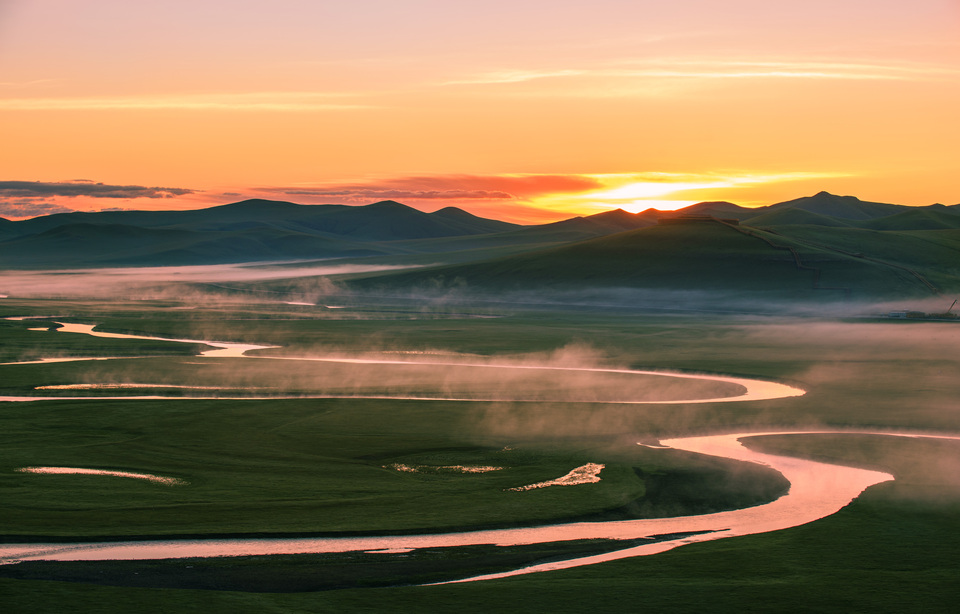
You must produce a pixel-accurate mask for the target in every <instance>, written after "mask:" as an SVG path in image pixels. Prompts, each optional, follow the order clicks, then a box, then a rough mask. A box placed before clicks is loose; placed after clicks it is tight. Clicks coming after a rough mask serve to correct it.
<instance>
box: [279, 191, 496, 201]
mask: <svg viewBox="0 0 960 614" xmlns="http://www.w3.org/2000/svg"><path fill="white" fill-rule="evenodd" d="M284 194H291V195H305V196H348V197H351V198H356V199H363V200H371V199H416V200H443V199H450V200H460V199H474V198H482V199H511V198H515V196H514V195H513V194H508V193H507V192H498V191H491V190H375V189H355V190H286V191H284Z"/></svg>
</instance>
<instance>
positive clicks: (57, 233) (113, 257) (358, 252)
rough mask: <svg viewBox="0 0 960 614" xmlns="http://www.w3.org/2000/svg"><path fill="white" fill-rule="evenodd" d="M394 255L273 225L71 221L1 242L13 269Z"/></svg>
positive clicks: (1, 255) (0, 252)
mask: <svg viewBox="0 0 960 614" xmlns="http://www.w3.org/2000/svg"><path fill="white" fill-rule="evenodd" d="M384 253H391V252H390V251H388V250H386V249H382V248H381V249H378V248H377V247H376V245H375V244H367V243H355V242H350V241H345V240H340V239H331V238H327V237H319V236H312V235H307V234H303V233H295V232H290V231H281V230H278V229H276V228H271V227H269V226H260V227H251V228H247V229H246V230H235V231H194V230H182V229H172V228H142V227H137V226H124V225H120V224H67V225H64V226H59V227H56V228H52V229H50V230H47V231H44V232H41V233H39V234H35V235H28V236H24V237H18V238H15V239H12V240H8V241H2V242H0V262H2V263H3V265H4V266H5V267H8V268H34V267H39V268H43V267H59V268H64V267H71V266H72V267H78V266H81V267H82V266H87V267H90V266H169V265H186V264H198V263H204V264H221V263H229V262H244V261H267V260H294V259H304V258H330V257H343V256H372V255H382V254H384Z"/></svg>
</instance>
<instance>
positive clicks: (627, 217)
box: [0, 192, 960, 296]
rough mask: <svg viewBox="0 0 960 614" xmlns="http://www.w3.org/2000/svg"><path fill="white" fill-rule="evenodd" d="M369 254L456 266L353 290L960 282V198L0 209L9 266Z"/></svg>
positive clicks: (899, 288) (824, 196) (883, 287)
mask: <svg viewBox="0 0 960 614" xmlns="http://www.w3.org/2000/svg"><path fill="white" fill-rule="evenodd" d="M712 218H719V219H720V220H726V222H723V221H713V220H712ZM664 220H666V221H669V220H674V222H673V223H670V224H667V223H666V222H665V221H664ZM371 256H375V257H377V258H378V261H384V259H387V260H390V261H393V262H400V263H421V264H424V263H430V264H435V263H437V262H445V263H447V264H445V265H437V266H432V267H429V268H426V269H422V270H417V271H413V272H401V273H393V274H390V275H386V274H383V275H379V276H377V275H370V276H367V278H366V279H361V280H358V281H356V282H355V283H356V285H357V286H358V287H360V286H362V287H369V286H371V285H378V284H379V285H388V286H395V285H396V284H417V283H423V282H425V281H428V280H429V281H430V283H432V284H434V285H435V284H436V281H437V280H444V279H446V280H453V279H456V280H458V283H466V284H468V285H472V286H476V287H485V288H520V287H532V286H550V287H558V288H559V287H564V288H576V287H585V286H605V287H610V286H617V287H643V288H671V289H683V288H700V289H708V288H712V289H725V290H732V291H750V292H773V293H779V294H781V295H788V294H789V295H794V294H803V293H804V292H807V293H809V292H814V293H815V294H817V295H821V296H824V295H827V294H831V293H832V294H833V295H836V296H849V295H851V293H852V294H853V295H863V296H875V295H876V296H879V295H896V296H900V295H903V296H908V295H913V294H918V295H922V294H924V293H926V294H931V293H933V294H935V293H938V292H951V291H960V205H953V206H944V205H931V206H927V207H907V206H902V205H894V204H888V203H875V202H867V201H861V200H859V199H857V198H855V197H853V196H836V195H833V194H829V193H827V192H820V193H819V194H815V195H813V196H809V197H804V198H798V199H795V200H790V201H787V202H782V203H777V204H774V205H770V206H767V207H758V208H745V207H740V206H738V205H735V204H733V203H729V202H704V203H698V204H696V205H692V206H690V207H687V208H685V209H681V210H679V211H675V212H674V211H657V210H655V209H648V210H647V211H643V212H641V213H628V212H626V211H622V210H619V209H618V210H615V211H607V212H604V213H600V214H596V215H591V216H585V217H575V218H571V219H567V220H563V221H560V222H554V223H551V224H542V225H533V226H521V225H517V224H511V223H508V222H502V221H498V220H492V219H486V218H481V217H477V216H475V215H472V214H470V213H468V212H466V211H463V210H462V209H457V208H455V207H448V208H446V209H441V210H439V211H436V212H434V213H424V212H422V211H419V210H416V209H413V208H411V207H408V206H406V205H403V204H400V203H397V202H394V201H383V202H378V203H374V204H371V205H366V206H357V207H353V206H346V205H298V204H295V203H290V202H283V201H269V200H246V201H242V202H238V203H233V204H229V205H222V206H218V207H211V208H207V209H197V210H190V211H107V212H98V213H79V212H77V213H60V214H54V215H48V216H44V217H38V218H33V219H29V220H23V221H11V220H5V219H2V218H0V269H29V268H35V269H44V268H89V267H103V266H162V265H191V264H220V263H236V262H263V261H281V260H311V259H325V258H364V257H371Z"/></svg>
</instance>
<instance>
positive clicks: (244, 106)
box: [0, 92, 371, 111]
mask: <svg viewBox="0 0 960 614" xmlns="http://www.w3.org/2000/svg"><path fill="white" fill-rule="evenodd" d="M348 95H349V94H343V93H336V92H321V93H316V92H245V93H239V94H184V95H179V96H116V97H109V98H54V97H50V98H6V99H0V109H3V110H7V111H156V110H163V111H168V110H169V111H343V110H354V109H369V108H371V107H370V106H369V105H361V104H352V103H341V102H331V99H342V98H343V97H345V96H348Z"/></svg>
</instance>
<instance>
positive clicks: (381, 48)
mask: <svg viewBox="0 0 960 614" xmlns="http://www.w3.org/2000/svg"><path fill="white" fill-rule="evenodd" d="M958 109H960V0H911V1H910V2H904V1H903V0H803V1H795V0H782V1H781V0H778V1H776V2H770V1H769V0H725V1H724V2H716V1H713V0H671V1H650V0H631V1H626V0H592V1H591V2H584V1H577V2H573V1H567V0H550V1H541V0H510V1H509V2H507V1H501V0H482V1H475V0H458V1H457V2H450V1H448V0H351V1H350V2H333V1H306V0H302V1H301V0H269V1H257V0H204V1H203V2H196V0H162V1H154V0H138V1H137V2H130V1H129V0H84V1H83V2H77V1H76V0H0V134H3V137H4V138H3V146H2V147H0V216H2V217H6V218H8V219H19V218H24V217H29V216H36V215H44V214H49V213H55V212H60V211H68V210H83V211H97V210H111V209H193V208H199V207H207V206H212V205H217V204H225V203H230V202H236V201H239V200H243V199H246V198H268V199H274V200H287V201H292V202H297V203H303V204H322V203H324V204H325V203H342V204H351V205H363V204H368V203H371V202H376V201H380V200H386V199H392V200H396V201H399V202H402V203H405V204H408V205H410V206H413V207H416V208H418V209H422V210H424V211H434V210H437V209H441V208H443V207H447V206H457V207H461V208H463V209H466V210H468V211H470V212H472V213H474V214H476V215H481V216H484V217H495V218H499V219H504V220H509V221H515V222H521V223H542V222H549V221H554V220H559V219H565V218H569V217H572V216H574V215H589V214H593V213H598V212H602V211H606V210H610V209H616V208H623V209H626V210H628V211H641V210H644V209H647V208H649V207H655V208H658V209H676V208H680V207H683V206H686V205H689V204H692V203H696V202H700V201H705V200H727V201H731V202H734V203H737V204H740V205H743V206H761V205H767V204H772V203H775V202H780V201H784V200H789V199H793V198H797V197H800V196H808V195H812V194H815V193H816V192H819V191H821V190H826V191H829V192H832V193H835V194H843V195H855V196H857V197H859V198H861V199H864V200H871V201H877V202H891V203H897V204H903V205H929V204H933V203H935V202H940V203H943V204H957V203H960V155H958V147H960V117H958V114H960V111H958Z"/></svg>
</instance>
